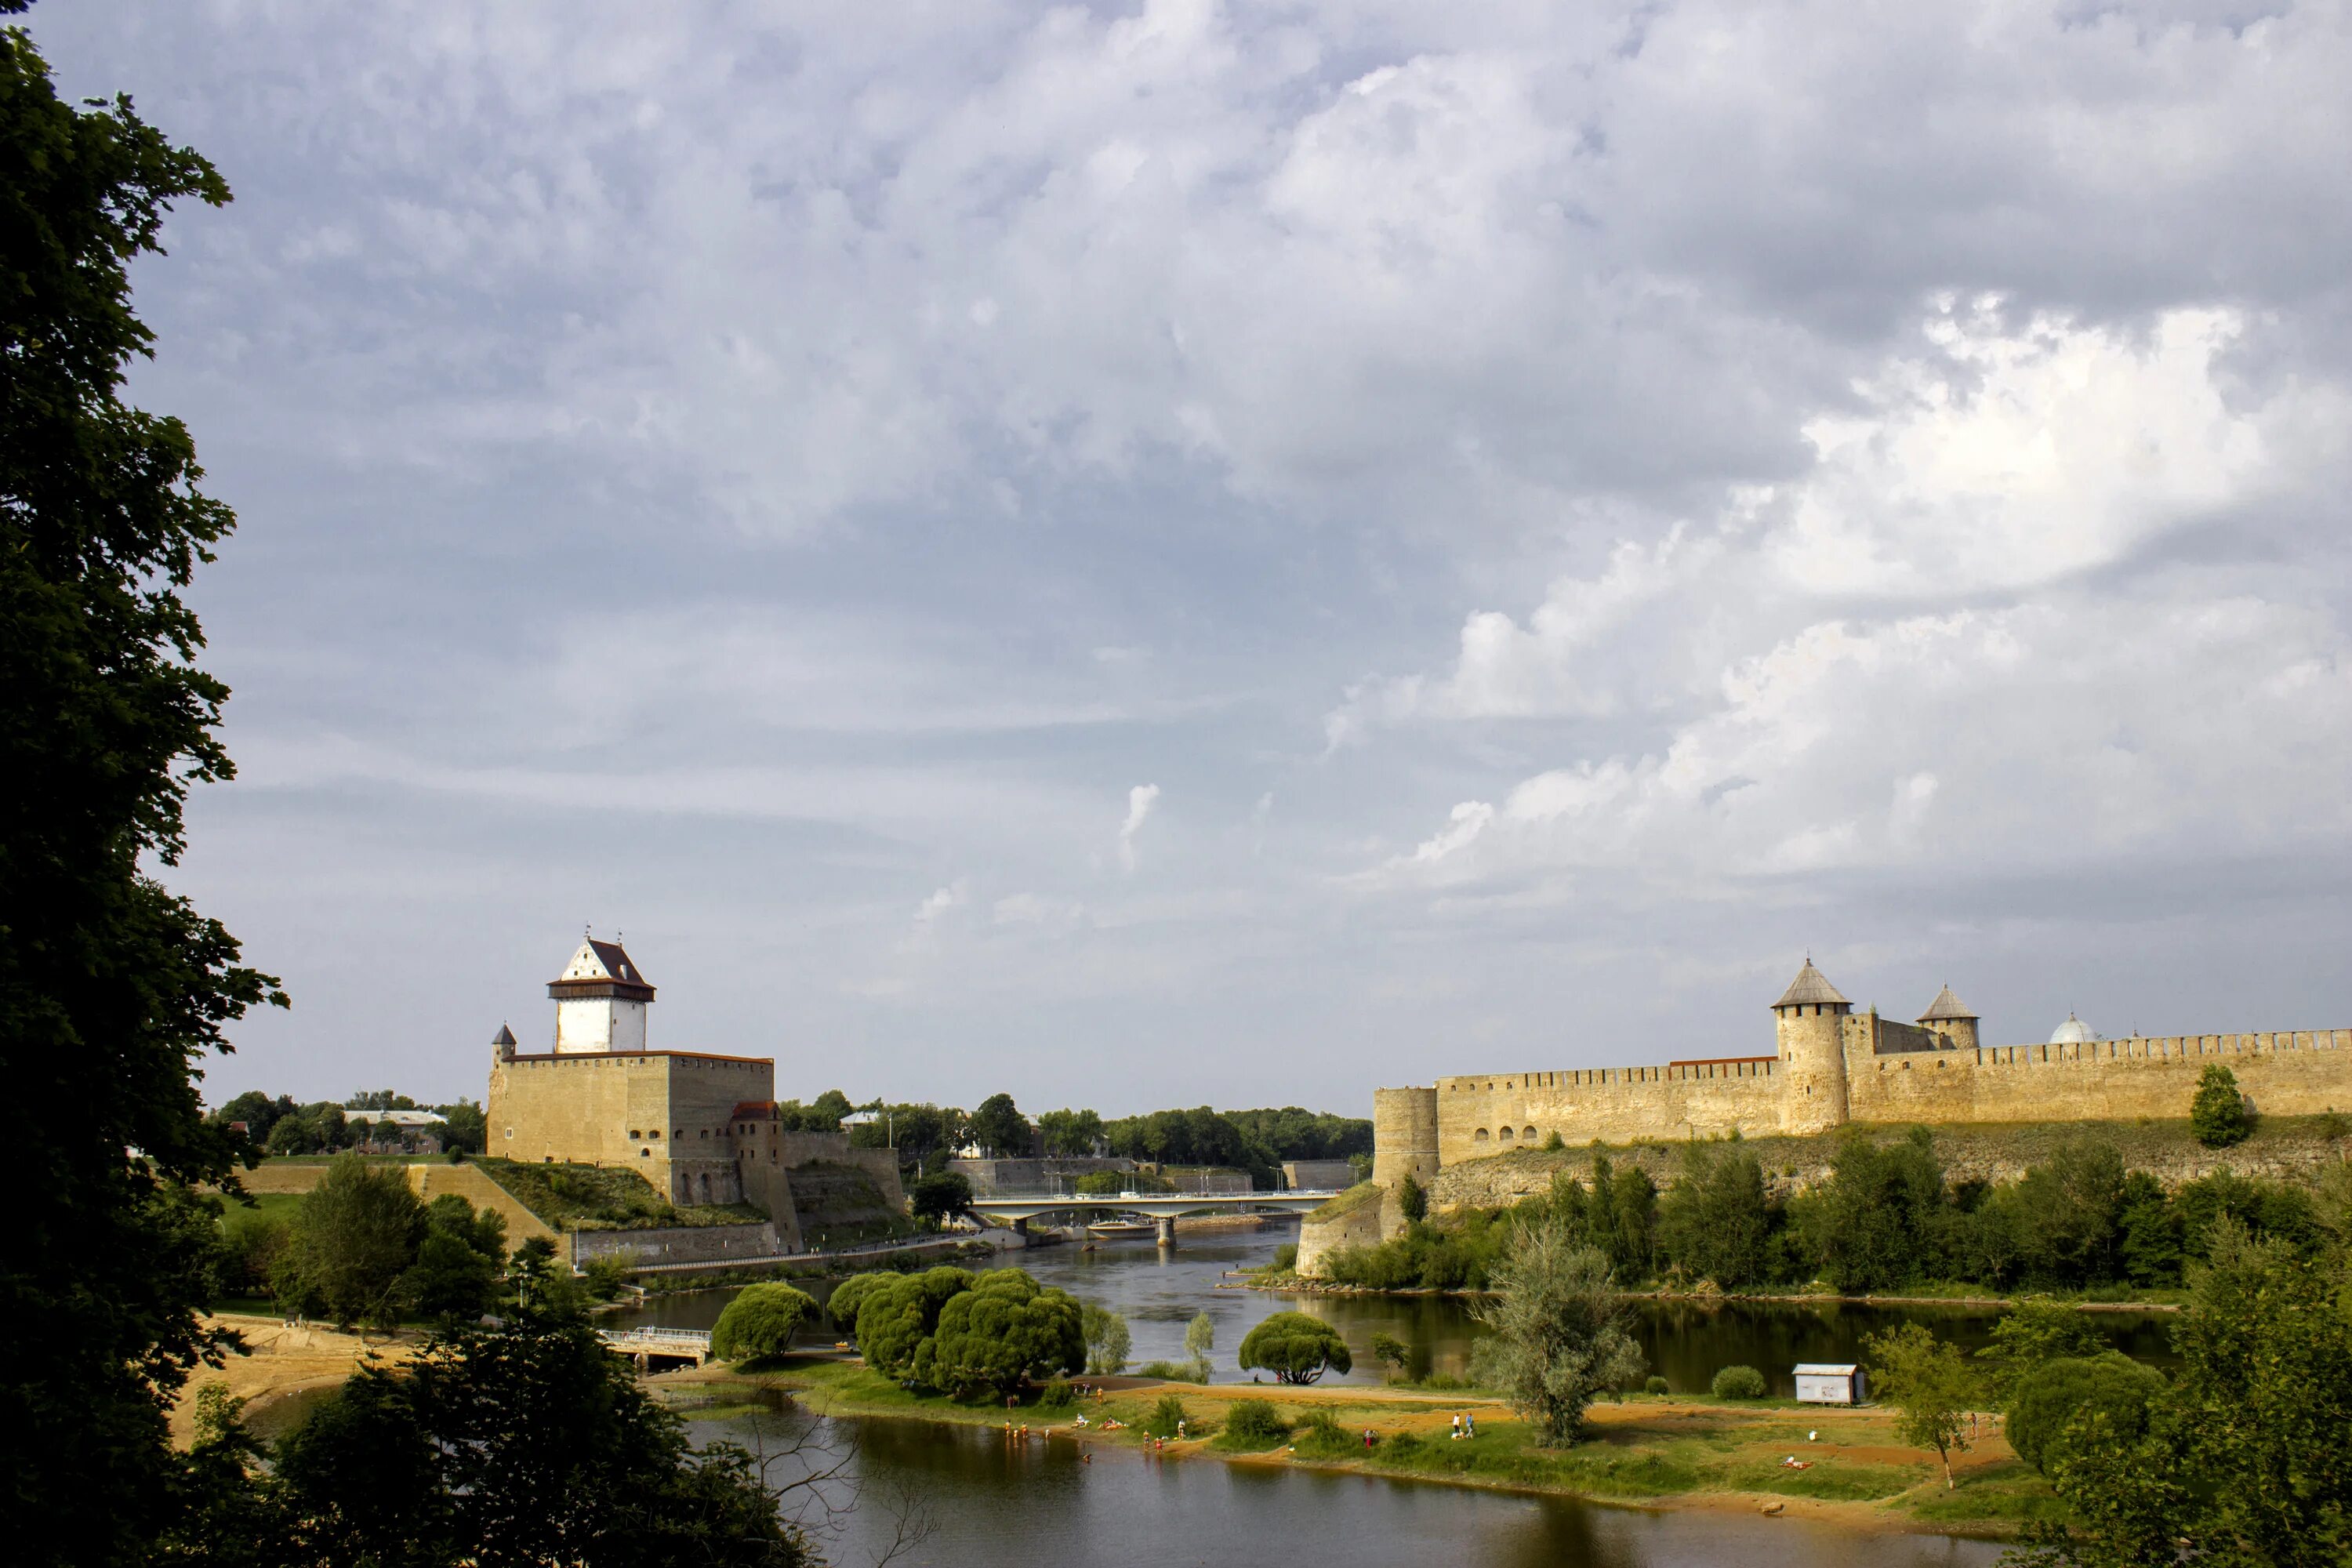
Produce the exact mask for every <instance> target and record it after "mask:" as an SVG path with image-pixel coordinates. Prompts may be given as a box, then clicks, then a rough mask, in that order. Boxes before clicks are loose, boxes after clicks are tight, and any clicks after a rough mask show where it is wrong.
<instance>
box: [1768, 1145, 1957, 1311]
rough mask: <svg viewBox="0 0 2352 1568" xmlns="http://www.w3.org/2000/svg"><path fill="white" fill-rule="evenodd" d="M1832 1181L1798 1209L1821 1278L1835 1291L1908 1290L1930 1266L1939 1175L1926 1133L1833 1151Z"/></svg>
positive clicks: (1938, 1207)
mask: <svg viewBox="0 0 2352 1568" xmlns="http://www.w3.org/2000/svg"><path fill="white" fill-rule="evenodd" d="M1830 1172H1831V1173H1830V1179H1829V1180H1828V1181H1827V1182H1825V1183H1823V1184H1822V1186H1821V1187H1820V1189H1819V1190H1818V1191H1817V1192H1815V1193H1814V1194H1811V1197H1810V1199H1809V1201H1808V1202H1807V1204H1806V1205H1805V1206H1804V1208H1803V1209H1802V1210H1801V1213H1802V1215H1803V1219H1804V1222H1805V1228H1806V1231H1807V1240H1808V1243H1809V1244H1810V1247H1811V1252H1812V1256H1813V1257H1814V1258H1816V1259H1818V1260H1819V1263H1820V1266H1821V1268H1822V1274H1823V1276H1824V1278H1826V1279H1828V1280H1829V1282H1830V1283H1831V1284H1832V1285H1834V1286H1836V1287H1837V1288H1838V1289H1841V1290H1848V1291H1851V1290H1879V1289H1887V1288H1889V1287H1892V1286H1896V1285H1903V1284H1907V1283H1909V1282H1910V1281H1911V1280H1913V1279H1916V1278H1918V1277H1919V1275H1920V1274H1921V1273H1922V1272H1923V1271H1924V1270H1925V1269H1926V1268H1927V1266H1928V1265H1929V1264H1930V1263H1931V1262H1932V1261H1933V1260H1934V1258H1935V1256H1936V1250H1937V1249H1936V1240H1937V1222H1938V1220H1939V1218H1940V1215H1941V1211H1942V1207H1943V1198H1944V1172H1943V1167H1942V1165H1941V1164H1940V1163H1938V1162H1937V1158H1936V1151H1935V1143H1934V1142H1933V1140H1932V1139H1931V1138H1930V1137H1929V1136H1928V1134H1927V1129H1925V1128H1920V1129H1917V1130H1916V1131H1914V1132H1913V1134H1912V1135H1911V1136H1910V1137H1909V1138H1907V1139H1905V1140H1904V1141H1902V1142H1896V1143H1885V1144H1882V1143H1875V1142H1872V1141H1870V1140H1869V1139H1867V1138H1864V1137H1862V1136H1860V1135H1859V1134H1856V1135H1852V1136H1849V1137H1848V1138H1846V1139H1845V1140H1844V1142H1842V1143H1840V1144H1839V1146H1838V1151H1837V1152H1836V1154H1835V1155H1834V1156H1833V1157H1832V1160H1831V1165H1830Z"/></svg>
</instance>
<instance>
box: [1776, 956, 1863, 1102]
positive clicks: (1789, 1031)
mask: <svg viewBox="0 0 2352 1568" xmlns="http://www.w3.org/2000/svg"><path fill="white" fill-rule="evenodd" d="M1851 1016H1853V1003H1851V1002H1849V1001H1847V1000H1846V999H1845V997H1844V996H1843V995H1842V994H1840V993H1839V991H1838V988H1837V987H1836V986H1834V985H1832V984H1830V982H1829V977H1828V976H1827V975H1825V974H1823V973H1822V972H1821V971H1820V970H1818V969H1815V968H1814V967H1813V960H1812V955H1811V953H1808V954H1806V955H1805V966H1804V967H1803V968H1802V969H1800V970H1799V971H1797V977H1796V978H1795V979H1794V980H1791V981H1790V982H1789V988H1788V989H1787V990H1786V991H1783V992H1782V993H1780V1000H1779V1001H1778V1002H1775V1003H1773V1004H1772V1018H1773V1031H1772V1032H1773V1035H1774V1037H1775V1043H1776V1053H1775V1054H1776V1055H1777V1057H1778V1058H1779V1061H1778V1069H1777V1070H1778V1073H1779V1076H1780V1127H1781V1130H1782V1131H1787V1132H1820V1131H1824V1130H1826V1129H1828V1128H1832V1127H1836V1126H1840V1125H1842V1124H1843V1122H1844V1121H1845V1120H1846V1075H1845V1030H1846V1020H1847V1019H1848V1018H1849V1017H1851Z"/></svg>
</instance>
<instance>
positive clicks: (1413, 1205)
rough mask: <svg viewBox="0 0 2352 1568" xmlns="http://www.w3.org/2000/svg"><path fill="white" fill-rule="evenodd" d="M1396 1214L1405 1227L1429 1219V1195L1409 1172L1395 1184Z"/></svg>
mask: <svg viewBox="0 0 2352 1568" xmlns="http://www.w3.org/2000/svg"><path fill="white" fill-rule="evenodd" d="M1397 1213H1398V1214H1399V1215H1402V1216H1403V1218H1404V1222H1405V1224H1407V1225H1419V1224H1420V1223H1421V1222H1422V1221H1423V1220H1425V1219H1427V1218H1428V1217H1429V1194H1428V1192H1427V1191H1426V1190H1425V1189H1424V1188H1423V1186H1422V1184H1421V1183H1420V1182H1418V1181H1416V1180H1414V1178H1413V1173H1412V1172H1411V1171H1407V1172H1406V1173H1404V1180H1402V1181H1401V1182H1399V1183H1398V1184H1397Z"/></svg>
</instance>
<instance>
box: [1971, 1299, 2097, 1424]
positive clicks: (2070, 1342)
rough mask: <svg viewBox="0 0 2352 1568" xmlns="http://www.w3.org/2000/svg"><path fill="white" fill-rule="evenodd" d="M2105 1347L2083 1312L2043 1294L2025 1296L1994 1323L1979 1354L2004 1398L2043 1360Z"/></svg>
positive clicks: (2078, 1355)
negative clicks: (1987, 1339)
mask: <svg viewBox="0 0 2352 1568" xmlns="http://www.w3.org/2000/svg"><path fill="white" fill-rule="evenodd" d="M2105 1349H2106V1341H2105V1340H2104V1339H2102V1338H2100V1336H2099V1331H2098V1330H2097V1329H2095V1328H2094V1327H2092V1325H2091V1321H2090V1319H2089V1318H2087V1317H2085V1316H2084V1314H2083V1313H2081V1312H2079V1311H2077V1310H2074V1308H2072V1307H2069V1306H2066V1305H2064V1304H2063V1302H2058V1301H2053V1300H2050V1298H2048V1297H2047V1296H2028V1297H2025V1298H2023V1299H2022V1300H2018V1301H2016V1302H2014V1303H2012V1304H2011V1307H2010V1309H2009V1310H2007V1311H2005V1312H2003V1313H2002V1314H2001V1315H2000V1319H1999V1320H1998V1321H1995V1322H1994V1324H1993V1326H1992V1335H1991V1339H1990V1342H1989V1343H1987V1344H1986V1345H1985V1347H1984V1348H1983V1349H1982V1350H1979V1351H1978V1352H1977V1357H1978V1359H1979V1360H1980V1361H1982V1362H1985V1363H1987V1371H1988V1373H1989V1376H1988V1379H1987V1381H1988V1382H1989V1384H1990V1392H1991V1393H1992V1394H1993V1395H1994V1397H1995V1398H1998V1399H2002V1400H2004V1401H2005V1400H2006V1399H2007V1397H2008V1394H2009V1392H2010V1390H2011V1389H2012V1388H2014V1387H2015V1386H2016V1385H2017V1384H2018V1383H2019V1382H2020V1381H2021V1380H2022V1379H2024V1378H2026V1377H2028V1376H2030V1375H2031V1374H2032V1373H2033V1372H2034V1371H2035V1370H2036V1369H2037V1368H2039V1367H2041V1366H2042V1365H2043V1364H2044V1363H2049V1362H2053V1361H2060V1360H2080V1359H2082V1358H2084V1357H2086V1356H2095V1355H2097V1354H2098V1353H2100V1352H2102V1351H2104V1350H2105Z"/></svg>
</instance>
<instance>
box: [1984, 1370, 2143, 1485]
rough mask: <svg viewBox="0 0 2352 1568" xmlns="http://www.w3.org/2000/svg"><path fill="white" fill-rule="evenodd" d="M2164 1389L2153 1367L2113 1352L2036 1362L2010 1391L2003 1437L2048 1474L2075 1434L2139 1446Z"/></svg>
mask: <svg viewBox="0 0 2352 1568" xmlns="http://www.w3.org/2000/svg"><path fill="white" fill-rule="evenodd" d="M2164 1386H2165V1384H2164V1378H2163V1377H2162V1375H2161V1374H2159V1373H2158V1372H2157V1371H2156V1370H2155V1369H2154V1368H2152V1367H2147V1366H2143V1365H2142V1364H2140V1363H2138V1362H2136V1361H2134V1360H2132V1359H2131V1358H2130V1357H2129V1356H2126V1355H2124V1354H2123V1353H2121V1352H2116V1351H2105V1352H2100V1353H2098V1354H2096V1355H2091V1356H2056V1357H2052V1358H2050V1359H2048V1360H2045V1361H2040V1362H2036V1363H2032V1365H2030V1366H2029V1367H2027V1368H2026V1369H2025V1370H2024V1371H2023V1372H2022V1373H2021V1374H2020V1375H2019V1376H2018V1378H2017V1380H2016V1382H2015V1383H2014V1384H2012V1385H2011V1390H2010V1395H2009V1400H2008V1404H2007V1405H2006V1407H2005V1409H2004V1411H2003V1415H2002V1420H2001V1435H2002V1436H2005V1437H2007V1438H2008V1439H2009V1446H2010V1447H2012V1448H2014V1449H2016V1450H2017V1457H2018V1458H2021V1459H2023V1460H2024V1461H2025V1462H2026V1463H2027V1464H2029V1465H2031V1466H2032V1467H2033V1468H2035V1469H2037V1470H2039V1471H2041V1472H2042V1474H2043V1475H2045V1476H2046V1475H2049V1474H2050V1473H2051V1472H2052V1470H2053V1468H2055V1467H2056V1466H2057V1465H2058V1464H2061V1463H2063V1462H2064V1460H2065V1458H2066V1457H2067V1456H2068V1454H2069V1453H2070V1452H2071V1450H2072V1447H2073V1443H2074V1438H2075V1437H2076V1436H2078V1435H2079V1434H2082V1433H2084V1432H2090V1431H2096V1432H2099V1433H2101V1434H2103V1440H2115V1441H2121V1442H2124V1443H2130V1444H2137V1442H2138V1441H2139V1440H2140V1439H2141V1438H2142V1437H2143V1436H2146V1435H2147V1422H2148V1412H2149V1410H2150V1408H2151V1406H2153V1405H2154V1404H2155V1402H2156V1400H2157V1398H2158V1396H2159V1395H2160V1394H2162V1393H2163V1392H2164Z"/></svg>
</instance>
